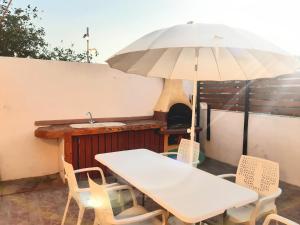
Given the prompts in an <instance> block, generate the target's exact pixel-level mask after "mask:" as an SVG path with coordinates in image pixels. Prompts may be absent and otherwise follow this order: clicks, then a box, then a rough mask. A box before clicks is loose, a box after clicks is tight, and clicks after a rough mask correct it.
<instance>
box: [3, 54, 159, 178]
mask: <svg viewBox="0 0 300 225" xmlns="http://www.w3.org/2000/svg"><path fill="white" fill-rule="evenodd" d="M162 85H163V83H162V80H161V79H154V78H153V79H151V78H144V77H141V76H137V75H128V74H123V73H122V72H120V71H117V70H113V69H110V68H109V67H108V66H107V65H99V64H97V65H95V64H83V63H68V62H55V61H43V60H33V59H20V58H5V57H0V176H1V179H2V180H10V179H17V178H23V177H33V176H41V175H46V174H51V173H56V172H58V170H59V165H58V143H57V140H48V141H47V140H43V139H39V138H35V137H34V133H33V132H34V130H35V128H36V127H35V126H34V121H36V120H55V119H73V118H85V117H86V115H85V113H86V112H87V111H91V112H92V113H93V115H94V117H124V116H147V115H152V114H153V108H154V105H155V103H156V101H157V100H158V97H159V95H160V93H161V89H162Z"/></svg>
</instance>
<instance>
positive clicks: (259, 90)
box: [250, 86, 300, 94]
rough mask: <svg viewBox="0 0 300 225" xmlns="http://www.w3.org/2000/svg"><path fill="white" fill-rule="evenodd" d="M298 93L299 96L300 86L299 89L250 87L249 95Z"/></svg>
mask: <svg viewBox="0 0 300 225" xmlns="http://www.w3.org/2000/svg"><path fill="white" fill-rule="evenodd" d="M276 92H281V93H283V94H284V93H285V94H288V93H291V94H293V93H298V94H300V86H299V87H286V86H278V87H255V86H254V87H252V86H251V91H250V93H276Z"/></svg>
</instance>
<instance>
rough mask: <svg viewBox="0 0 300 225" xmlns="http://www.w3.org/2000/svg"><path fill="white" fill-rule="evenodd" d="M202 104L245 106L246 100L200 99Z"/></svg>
mask: <svg viewBox="0 0 300 225" xmlns="http://www.w3.org/2000/svg"><path fill="white" fill-rule="evenodd" d="M200 100H201V102H207V103H222V104H227V105H243V104H244V100H243V99H242V98H241V99H239V98H238V99H236V98H235V99H230V98H229V99H227V98H214V99H207V98H200Z"/></svg>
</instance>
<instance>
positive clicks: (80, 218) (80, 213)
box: [77, 206, 85, 225]
mask: <svg viewBox="0 0 300 225" xmlns="http://www.w3.org/2000/svg"><path fill="white" fill-rule="evenodd" d="M84 210H85V208H84V207H82V206H79V213H78V219H77V225H80V224H81V221H82V218H83V214H84Z"/></svg>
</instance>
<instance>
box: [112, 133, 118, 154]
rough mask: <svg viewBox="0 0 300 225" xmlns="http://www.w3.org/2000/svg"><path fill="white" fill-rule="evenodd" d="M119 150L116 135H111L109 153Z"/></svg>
mask: <svg viewBox="0 0 300 225" xmlns="http://www.w3.org/2000/svg"><path fill="white" fill-rule="evenodd" d="M118 150H119V146H118V133H112V134H111V151H112V152H115V151H118Z"/></svg>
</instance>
